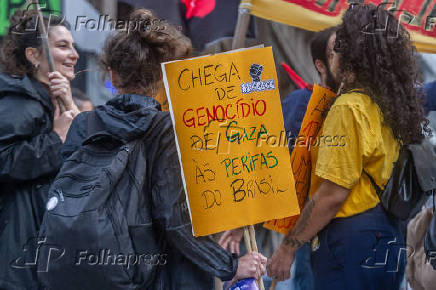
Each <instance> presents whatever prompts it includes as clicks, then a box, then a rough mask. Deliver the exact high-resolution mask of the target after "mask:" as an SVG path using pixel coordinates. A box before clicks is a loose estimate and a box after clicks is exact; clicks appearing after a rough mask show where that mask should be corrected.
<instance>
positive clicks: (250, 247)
mask: <svg viewBox="0 0 436 290" xmlns="http://www.w3.org/2000/svg"><path fill="white" fill-rule="evenodd" d="M244 242H245V247H246V248H247V252H248V253H251V252H253V251H254V252H256V253H258V249H257V243H256V232H255V230H254V226H253V225H250V226H248V227H244ZM257 285H258V286H259V289H260V290H265V286H264V285H263V280H262V277H260V278H259V279H258V280H257Z"/></svg>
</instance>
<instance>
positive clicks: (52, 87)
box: [0, 10, 79, 289]
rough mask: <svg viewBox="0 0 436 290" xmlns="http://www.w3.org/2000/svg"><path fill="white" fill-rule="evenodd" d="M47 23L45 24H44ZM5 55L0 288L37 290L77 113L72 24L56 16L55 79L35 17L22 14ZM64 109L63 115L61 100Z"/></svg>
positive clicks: (14, 20) (0, 113)
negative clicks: (42, 246)
mask: <svg viewBox="0 0 436 290" xmlns="http://www.w3.org/2000/svg"><path fill="white" fill-rule="evenodd" d="M48 22H49V21H48V19H44V23H45V25H47V23H48ZM10 23H11V26H10V28H9V31H8V34H7V36H6V38H5V41H4V46H3V47H2V49H1V65H2V73H0V118H1V121H0V288H1V289H39V288H38V287H39V285H38V280H37V277H36V269H34V268H33V267H32V266H30V263H31V262H30V261H34V259H35V257H36V255H37V253H38V252H37V250H36V249H37V246H38V242H37V241H36V239H35V238H34V237H36V236H37V232H38V230H39V225H40V222H41V220H42V217H43V214H44V211H45V202H46V194H47V190H48V187H49V185H50V181H51V178H52V177H54V176H55V175H56V173H57V172H58V170H59V168H60V166H61V164H62V161H61V160H62V159H61V156H60V148H61V146H62V143H63V142H64V140H65V137H66V134H67V132H68V129H69V127H70V125H71V122H72V120H73V118H74V117H75V115H76V114H77V112H78V110H77V108H76V106H75V105H74V103H73V101H72V97H71V89H70V81H71V80H72V79H73V78H74V66H75V64H76V62H77V60H78V58H79V56H78V54H77V52H76V50H75V49H74V46H73V44H74V41H73V38H72V36H71V33H70V32H69V25H68V24H67V23H65V22H63V19H62V18H61V17H54V16H51V18H50V28H49V29H48V43H49V47H50V51H51V54H52V56H53V61H54V68H55V71H54V72H51V73H49V65H48V61H47V56H46V55H45V53H44V50H43V49H42V47H41V37H40V35H39V34H38V32H37V30H36V29H35V27H36V24H37V17H36V14H35V12H33V11H25V12H24V11H20V10H17V11H16V12H15V13H14V15H13V16H11V19H10ZM57 98H60V99H61V100H62V101H63V103H64V104H65V107H66V111H65V112H64V113H62V114H61V113H60V110H59V107H58V105H57V102H56V99H57Z"/></svg>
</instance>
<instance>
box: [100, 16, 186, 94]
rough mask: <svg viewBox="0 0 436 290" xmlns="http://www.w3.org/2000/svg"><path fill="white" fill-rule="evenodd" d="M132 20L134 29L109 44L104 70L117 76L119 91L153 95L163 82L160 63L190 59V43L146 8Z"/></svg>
mask: <svg viewBox="0 0 436 290" xmlns="http://www.w3.org/2000/svg"><path fill="white" fill-rule="evenodd" d="M129 21H130V24H134V29H132V30H125V31H118V32H117V33H116V34H115V35H114V36H112V37H110V38H109V39H108V40H107V41H106V45H105V47H104V49H103V54H102V56H101V58H100V62H101V66H102V69H103V70H105V71H106V70H107V69H108V68H110V69H111V70H113V71H115V72H116V73H117V74H118V76H119V81H118V83H117V84H116V85H117V88H119V89H122V90H124V91H128V92H133V91H136V92H138V91H140V92H143V93H144V94H149V95H154V94H155V93H156V92H157V91H158V89H159V86H160V81H161V79H162V71H161V66H160V64H161V63H162V62H166V61H170V60H175V59H180V58H186V57H189V56H191V53H192V45H191V41H190V40H189V39H188V38H187V37H186V36H184V35H183V34H182V33H181V32H180V31H179V30H177V29H176V27H174V26H172V25H170V24H168V23H167V22H166V21H164V20H162V19H159V18H158V17H156V16H155V15H153V13H152V12H151V11H149V10H146V9H137V10H135V11H133V13H132V14H131V15H130V19H129Z"/></svg>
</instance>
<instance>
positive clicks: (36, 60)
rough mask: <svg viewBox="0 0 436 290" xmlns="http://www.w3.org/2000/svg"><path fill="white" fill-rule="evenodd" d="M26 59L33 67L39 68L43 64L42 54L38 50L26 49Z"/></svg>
mask: <svg viewBox="0 0 436 290" xmlns="http://www.w3.org/2000/svg"><path fill="white" fill-rule="evenodd" d="M24 53H25V55H26V59H27V60H28V61H29V62H30V63H31V64H32V65H33V66H36V67H38V66H39V65H40V63H41V53H40V51H39V50H38V49H37V48H34V47H26V50H25V52H24Z"/></svg>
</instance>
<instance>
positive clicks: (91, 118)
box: [88, 111, 100, 136]
mask: <svg viewBox="0 0 436 290" xmlns="http://www.w3.org/2000/svg"><path fill="white" fill-rule="evenodd" d="M99 129H100V126H98V121H97V114H96V113H95V111H90V112H89V113H88V136H91V135H92V134H94V133H96V132H98V130H99Z"/></svg>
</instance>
